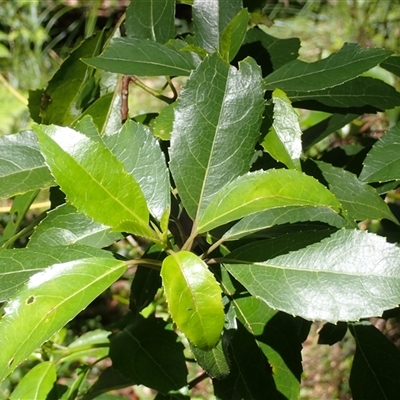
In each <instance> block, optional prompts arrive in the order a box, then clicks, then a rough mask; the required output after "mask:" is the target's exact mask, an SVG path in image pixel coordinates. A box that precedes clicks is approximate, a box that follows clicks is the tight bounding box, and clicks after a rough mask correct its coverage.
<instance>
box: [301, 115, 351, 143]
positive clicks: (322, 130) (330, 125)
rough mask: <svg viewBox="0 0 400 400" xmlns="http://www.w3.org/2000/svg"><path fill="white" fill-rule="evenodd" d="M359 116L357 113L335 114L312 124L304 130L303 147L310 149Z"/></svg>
mask: <svg viewBox="0 0 400 400" xmlns="http://www.w3.org/2000/svg"><path fill="white" fill-rule="evenodd" d="M357 117H358V115H357V114H345V115H342V114H334V115H331V116H330V117H328V118H326V119H324V120H323V121H321V122H319V123H317V124H315V125H313V126H311V127H310V128H308V129H306V130H305V131H304V132H303V149H304V150H306V149H308V148H309V147H311V146H313V145H314V144H316V143H318V142H319V141H321V140H322V139H324V138H326V137H327V136H328V135H330V134H331V133H333V132H336V131H338V130H339V129H341V128H343V127H344V126H345V125H347V124H349V123H350V122H351V121H353V120H355V119H356V118H357Z"/></svg>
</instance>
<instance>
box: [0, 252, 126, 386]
mask: <svg viewBox="0 0 400 400" xmlns="http://www.w3.org/2000/svg"><path fill="white" fill-rule="evenodd" d="M125 269H126V266H125V263H124V262H122V261H118V260H115V259H110V258H100V257H92V258H85V259H81V260H76V261H70V262H64V263H53V264H52V265H51V266H50V267H48V268H46V269H45V270H44V271H42V272H39V273H37V274H35V275H32V276H31V277H30V278H29V281H28V282H27V283H26V285H25V287H24V288H22V290H20V291H19V292H18V294H17V295H16V296H14V297H13V298H12V299H11V300H10V301H9V302H8V304H7V305H6V307H5V308H4V311H5V315H4V316H3V317H2V319H1V323H0V338H1V339H0V342H1V343H2V345H1V347H2V351H1V354H0V381H2V380H3V379H4V378H5V377H6V376H7V375H9V374H10V373H11V372H12V371H13V370H14V369H15V368H16V367H17V366H18V365H19V364H20V363H21V362H22V361H24V360H25V359H26V358H27V357H28V356H29V355H30V354H31V353H32V352H33V351H34V350H35V349H36V348H38V347H40V346H41V345H42V344H43V343H44V342H45V341H46V340H48V339H49V338H50V337H51V336H52V335H53V334H54V333H55V332H57V331H58V330H59V329H61V328H62V327H63V326H64V325H65V324H66V323H67V322H68V321H69V320H71V319H72V318H73V317H75V315H77V314H78V313H79V312H80V311H81V310H82V309H83V308H85V307H86V306H87V305H88V304H89V303H90V302H92V301H93V300H94V299H95V298H96V297H97V296H98V295H99V294H100V293H102V292H103V291H104V290H105V289H107V288H108V287H109V286H110V285H111V284H112V283H114V282H115V280H116V279H118V278H119V277H120V276H121V275H122V273H123V272H124V271H125ZM1 343H0V344H1ZM4 343H7V346H5V345H4Z"/></svg>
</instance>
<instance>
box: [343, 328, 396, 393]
mask: <svg viewBox="0 0 400 400" xmlns="http://www.w3.org/2000/svg"><path fill="white" fill-rule="evenodd" d="M350 332H351V333H352V335H353V336H354V339H355V340H356V344H357V346H356V353H355V355H354V360H353V365H352V368H351V373H350V388H351V392H352V395H353V397H354V399H365V400H370V399H371V400H373V399H385V400H386V399H387V400H390V399H396V398H397V397H398V395H399V392H400V380H399V371H400V351H399V349H398V348H397V347H396V346H395V344H394V343H392V342H391V341H390V340H389V339H388V338H387V337H386V336H385V335H384V334H383V333H382V332H380V331H379V330H378V329H377V328H375V326H373V325H369V324H368V323H359V324H352V325H350Z"/></svg>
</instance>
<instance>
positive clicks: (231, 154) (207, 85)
mask: <svg viewBox="0 0 400 400" xmlns="http://www.w3.org/2000/svg"><path fill="white" fill-rule="evenodd" d="M263 109H264V99H263V87H262V82H261V74H260V70H259V68H258V66H257V65H256V64H255V62H254V61H253V60H252V59H246V60H245V61H243V62H241V63H240V69H239V70H237V69H236V68H234V67H230V66H229V64H227V63H225V62H224V61H222V59H221V58H220V57H219V56H218V55H217V54H213V55H211V56H209V57H207V58H206V59H205V60H204V61H203V62H202V64H201V65H200V67H199V68H198V69H197V70H196V71H195V72H194V73H193V74H192V75H191V77H190V78H189V80H188V82H187V83H186V85H185V89H184V90H183V91H182V93H181V96H180V99H179V100H178V104H177V106H176V108H175V121H174V130H173V132H172V137H171V151H170V154H171V162H170V169H171V172H172V175H173V178H174V181H175V184H176V187H177V189H178V192H179V196H180V198H181V199H182V202H183V205H184V206H185V209H186V210H187V212H188V214H189V216H190V217H191V218H192V219H195V218H196V215H198V214H199V213H201V211H202V210H204V208H205V207H206V206H207V204H208V203H209V202H210V201H211V199H212V198H213V196H214V195H215V194H216V193H217V192H219V191H220V189H221V187H222V186H224V185H225V184H226V183H228V182H230V181H232V180H233V179H234V178H236V177H237V176H239V175H241V174H243V173H245V172H247V171H248V170H249V168H250V163H251V159H252V157H253V154H254V146H255V143H256V141H257V139H258V137H259V127H260V125H261V118H262V112H263Z"/></svg>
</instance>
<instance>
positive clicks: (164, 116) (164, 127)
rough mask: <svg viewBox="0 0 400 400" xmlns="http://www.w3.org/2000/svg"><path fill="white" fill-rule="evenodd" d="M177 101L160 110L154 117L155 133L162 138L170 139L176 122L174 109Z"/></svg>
mask: <svg viewBox="0 0 400 400" xmlns="http://www.w3.org/2000/svg"><path fill="white" fill-rule="evenodd" d="M176 104H177V103H176V102H174V103H171V104H169V105H168V106H167V107H165V108H163V109H162V110H161V111H160V114H158V116H157V117H156V118H155V119H154V124H153V135H154V136H156V137H158V138H160V139H161V140H170V139H171V132H172V129H173V123H174V110H175V107H176Z"/></svg>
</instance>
